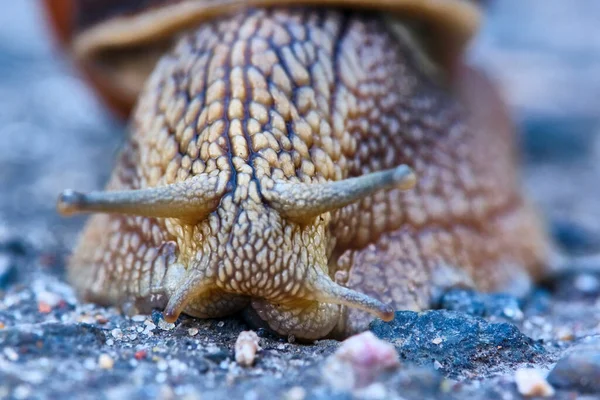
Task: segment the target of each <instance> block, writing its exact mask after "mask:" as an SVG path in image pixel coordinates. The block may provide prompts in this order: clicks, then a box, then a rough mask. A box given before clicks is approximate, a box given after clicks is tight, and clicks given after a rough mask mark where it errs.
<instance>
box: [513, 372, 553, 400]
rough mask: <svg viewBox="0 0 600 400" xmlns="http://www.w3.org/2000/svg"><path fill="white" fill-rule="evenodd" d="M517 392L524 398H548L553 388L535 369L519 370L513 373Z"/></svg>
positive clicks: (551, 394)
mask: <svg viewBox="0 0 600 400" xmlns="http://www.w3.org/2000/svg"><path fill="white" fill-rule="evenodd" d="M515 383H516V384H517V390H518V391H519V393H520V394H522V395H523V396H525V397H550V396H553V395H554V388H553V387H552V386H551V385H550V384H549V383H548V381H546V378H544V376H543V375H542V374H541V372H540V371H539V370H537V369H533V368H521V369H519V370H517V372H516V373H515Z"/></svg>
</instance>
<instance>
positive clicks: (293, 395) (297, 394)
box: [284, 386, 306, 400]
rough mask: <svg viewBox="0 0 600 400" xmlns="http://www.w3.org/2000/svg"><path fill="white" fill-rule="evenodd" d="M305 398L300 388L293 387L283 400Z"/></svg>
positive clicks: (304, 391)
mask: <svg viewBox="0 0 600 400" xmlns="http://www.w3.org/2000/svg"><path fill="white" fill-rule="evenodd" d="M304 398H306V390H304V388H302V387H300V386H294V387H293V388H291V389H290V390H288V391H287V393H286V394H285V396H284V399H285V400H304Z"/></svg>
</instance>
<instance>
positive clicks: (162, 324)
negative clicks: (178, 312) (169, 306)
mask: <svg viewBox="0 0 600 400" xmlns="http://www.w3.org/2000/svg"><path fill="white" fill-rule="evenodd" d="M158 327H159V328H160V329H162V330H163V331H171V330H173V329H175V324H173V323H171V322H167V321H165V320H164V319H162V318H161V319H160V320H159V321H158Z"/></svg>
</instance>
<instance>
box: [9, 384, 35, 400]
mask: <svg viewBox="0 0 600 400" xmlns="http://www.w3.org/2000/svg"><path fill="white" fill-rule="evenodd" d="M31 394H32V393H31V388H30V387H29V386H26V385H19V386H17V387H16V388H15V391H14V392H13V396H14V397H15V399H18V400H21V399H28V398H30V396H31Z"/></svg>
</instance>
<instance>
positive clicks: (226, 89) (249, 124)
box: [58, 0, 546, 339]
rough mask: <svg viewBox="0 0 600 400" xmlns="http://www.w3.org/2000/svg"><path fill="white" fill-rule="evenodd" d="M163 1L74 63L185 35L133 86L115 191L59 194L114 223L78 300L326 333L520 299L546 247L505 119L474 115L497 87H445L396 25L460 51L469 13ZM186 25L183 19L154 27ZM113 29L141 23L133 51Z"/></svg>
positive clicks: (302, 333)
mask: <svg viewBox="0 0 600 400" xmlns="http://www.w3.org/2000/svg"><path fill="white" fill-rule="evenodd" d="M84 3H85V2H84ZM109 3H110V2H109ZM133 3H135V2H133ZM156 3H157V4H162V7H158V6H156V7H154V8H151V9H150V11H146V12H145V14H144V13H141V11H135V12H132V11H131V10H130V11H129V13H128V14H126V15H125V16H123V15H122V14H119V17H115V18H116V19H112V20H109V21H108V22H106V24H109V23H111V24H113V25H109V26H110V27H111V29H106V26H103V25H102V24H98V23H94V24H92V27H91V28H89V29H87V30H85V31H84V32H85V34H84V35H83V36H81V37H80V38H79V41H75V45H74V46H73V48H74V49H75V50H74V52H75V53H76V55H77V54H78V55H79V56H78V57H79V59H80V60H84V61H85V60H87V59H91V58H92V57H91V55H92V54H94V55H96V56H97V55H98V54H104V55H106V54H109V53H110V54H111V55H112V56H114V57H113V59H116V58H118V59H119V60H122V59H121V58H120V57H121V56H120V55H119V56H115V52H116V51H122V49H121V47H122V46H129V45H130V44H131V43H135V44H136V45H138V44H139V43H144V46H146V45H147V43H148V41H149V39H151V38H153V37H160V42H161V43H164V41H165V40H167V39H166V38H168V40H169V41H172V42H173V45H172V46H173V47H172V49H171V50H168V51H166V52H165V53H164V54H162V55H161V56H160V57H159V59H158V61H157V62H156V64H155V66H154V67H153V71H152V72H151V73H150V75H149V77H148V78H147V79H146V78H144V81H145V83H144V84H143V85H142V86H141V87H140V88H137V87H134V88H133V89H131V88H130V90H129V92H130V93H135V96H136V97H137V103H136V105H135V108H134V111H133V115H132V123H131V134H130V136H129V137H128V140H127V143H126V144H125V147H124V148H123V150H122V151H121V154H120V156H119V158H118V160H117V164H116V166H115V169H114V171H113V174H112V176H111V179H110V181H109V183H108V185H107V187H106V191H104V192H93V193H90V194H81V193H77V192H72V191H67V192H65V193H63V195H62V196H61V198H60V199H59V205H58V207H59V210H60V211H61V212H63V213H65V214H70V213H75V212H99V213H101V214H96V215H93V216H92V217H91V218H90V220H89V221H88V222H87V225H86V227H85V229H84V232H83V234H82V236H81V238H80V241H79V243H78V245H77V247H76V249H75V251H74V253H73V256H72V258H71V260H70V262H69V267H68V272H69V280H70V281H71V282H72V283H73V285H74V286H75V287H76V288H77V290H78V291H79V293H80V294H81V295H82V297H83V298H85V299H87V300H90V301H95V302H99V303H102V304H115V305H121V306H123V305H125V304H127V305H129V306H134V307H135V309H136V310H138V311H141V312H148V311H149V310H150V309H152V308H154V307H158V308H161V309H164V315H165V319H166V320H168V321H174V320H176V319H177V317H178V316H179V315H180V314H181V313H185V314H188V315H191V316H194V317H199V318H215V317H222V316H226V315H231V314H235V313H239V312H242V313H244V315H245V316H246V318H247V319H248V320H249V321H250V322H251V323H256V324H265V325H267V326H268V327H270V328H271V329H272V330H274V331H276V332H277V333H279V334H282V335H290V334H293V335H295V336H296V337H297V338H302V339H316V338H321V337H326V336H334V337H343V336H346V335H348V334H351V333H353V332H356V331H359V330H363V329H365V327H366V325H367V323H368V322H369V321H370V319H372V318H373V315H374V316H378V317H380V318H382V319H385V320H389V319H391V318H393V311H394V310H395V309H411V310H421V309H425V308H428V307H430V306H431V304H432V302H433V301H434V300H435V297H436V295H438V294H439V292H440V291H441V290H443V289H444V288H447V287H451V286H454V285H465V286H472V287H476V288H478V289H481V290H510V289H515V288H516V287H521V288H522V287H523V282H527V281H528V280H529V279H530V278H531V277H533V278H535V277H536V276H538V275H539V274H540V273H541V268H542V266H543V264H544V259H545V254H546V238H545V235H544V233H543V229H542V228H541V226H540V224H539V222H538V220H537V218H536V215H535V213H534V212H533V210H532V208H531V207H530V206H529V205H528V204H527V202H526V200H525V199H524V198H523V196H522V194H521V193H520V191H519V187H518V179H517V178H518V176H517V170H516V166H515V162H514V157H513V143H512V137H511V134H512V132H511V130H510V126H509V125H506V124H503V122H501V123H492V122H493V121H491V120H490V119H489V118H488V117H487V116H485V117H484V116H483V115H480V114H482V113H481V112H480V113H473V114H472V115H471V114H470V113H469V112H468V109H469V107H470V106H471V105H472V103H473V102H476V101H477V100H474V98H475V97H476V98H477V99H481V96H480V95H478V94H477V95H474V94H473V93H474V92H477V90H479V89H481V88H482V87H485V84H480V85H477V88H476V89H477V90H474V89H473V88H471V89H465V90H462V91H461V93H459V94H456V93H455V91H453V90H452V89H451V88H449V85H447V84H446V82H445V81H444V79H443V78H440V76H443V71H444V69H445V68H447V66H448V65H449V61H448V60H450V59H451V55H449V54H448V53H447V52H446V50H447V49H446V50H444V51H441V50H440V51H437V50H436V49H440V48H443V46H439V47H435V46H424V45H423V44H422V42H421V41H420V32H421V31H420V28H415V27H413V26H412V24H411V23H408V22H402V21H404V20H402V19H401V18H403V17H404V16H406V17H407V18H409V20H410V19H411V18H416V17H415V16H419V20H422V21H429V20H431V21H433V24H434V25H435V26H438V27H439V26H443V28H444V29H442V30H440V32H445V33H444V34H445V35H449V34H448V32H453V35H450V36H447V37H449V38H452V40H451V42H452V45H451V46H450V45H449V47H454V48H455V50H453V51H454V52H456V53H458V52H459V50H458V49H459V48H460V47H461V46H463V45H464V43H465V41H466V39H467V36H468V34H467V33H465V30H468V29H474V27H475V26H476V23H472V26H471V28H468V29H466V28H465V21H470V19H469V18H470V16H472V15H476V14H475V13H474V12H473V11H472V8H471V7H472V6H470V5H469V4H467V3H466V2H463V1H458V0H456V1H455V0H448V1H447V2H427V1H417V0H414V1H413V0H411V1H408V0H405V1H390V2H382V4H383V5H384V6H380V5H378V6H371V8H376V7H384V8H383V9H378V10H377V9H374V10H371V11H369V12H363V11H357V10H354V9H350V8H354V6H355V4H354V3H356V4H357V5H358V4H359V2H358V1H356V2H352V3H353V4H350V5H348V4H347V3H344V4H345V8H344V9H338V8H336V7H338V6H340V3H336V2H334V1H324V2H322V3H324V4H323V5H324V6H326V7H316V8H304V7H291V6H294V5H301V6H306V5H308V6H310V5H311V4H310V3H311V2H302V1H296V2H294V1H286V2H284V3H285V4H283V5H278V6H277V7H273V8H262V7H263V6H270V5H274V3H272V2H266V1H256V2H253V1H250V3H251V4H250V5H251V6H256V7H257V8H246V7H244V8H241V7H240V6H239V4H238V3H239V2H236V1H222V2H217V1H205V2H202V1H194V0H189V1H182V2H169V1H162V2H161V1H157V2H156ZM254 3H256V4H254ZM432 4H442V5H441V6H439V7H440V8H439V9H433V10H432V9H428V8H427V7H430V8H431V7H433V8H435V7H434V6H432ZM448 5H452V6H455V7H456V8H447V7H448ZM426 6H427V7H426ZM182 7H183V8H182ZM185 7H187V8H185ZM197 7H205V8H204V9H202V10H200V11H197V13H198V15H196V16H193V18H192V16H191V15H192V14H193V12H196V11H194V10H197ZM210 7H213V8H210ZM363 7H364V8H368V7H367V6H363ZM385 7H387V9H385ZM450 9H451V10H454V11H451V12H449V11H448V10H450ZM210 10H213V11H214V12H213V11H210ZM390 10H393V11H394V12H393V15H391V16H390V15H388V14H383V13H381V12H380V11H390ZM457 10H458V11H457ZM184 11H185V12H184ZM216 11H219V12H218V13H217V12H216ZM136 13H137V14H136ZM161 13H162V14H161ZM173 13H174V14H176V15H178V16H179V17H181V15H183V16H185V17H186V18H187V19H186V20H185V23H184V22H182V21H178V22H177V23H175V22H172V21H171V22H169V23H166V22H164V20H161V21H163V24H162V25H160V26H159V24H158V22H155V20H154V19H152V18H163V19H164V18H167V17H169V16H170V17H172V14H173ZM107 15H112V14H107ZM142 17H143V18H146V19H148V21H150V22H153V21H154V22H155V23H148V21H146V20H144V19H143V18H142ZM434 17H435V18H434ZM132 18H142V19H140V20H137V21H138V22H137V25H136V24H134V23H133V22H132V21H133V20H132ZM436 18H437V19H436ZM444 18H445V19H446V20H444ZM440 19H441V20H443V21H444V23H442V22H440ZM115 21H117V22H115ZM119 21H120V23H121V24H125V23H129V24H130V25H131V26H132V27H135V28H138V31H136V32H133V30H134V29H133V28H132V29H131V30H132V31H130V32H129V33H130V36H128V38H129V39H128V40H129V42H127V40H126V39H127V38H125V39H124V36H123V34H121V35H115V36H114V37H109V38H107V36H106V33H104V34H103V32H105V31H110V32H115V29H116V28H115V27H118V26H121V27H124V26H125V25H119V24H118V22H119ZM144 21H145V22H146V23H148V24H147V25H144ZM140 24H141V25H140ZM180 25H181V26H184V27H185V29H182V31H177V34H175V33H174V32H175V29H174V27H176V26H180ZM147 26H151V27H156V26H159V27H160V28H161V29H162V31H161V32H159V33H157V32H151V33H147V32H146V33H144V29H145V28H144V27H147ZM456 27H461V28H460V29H459V28H456ZM103 29H104V30H103ZM153 29H154V28H153ZM159 30H160V29H159ZM430 31H431V32H433V31H432V30H430ZM86 35H87V36H86ZM174 37H175V39H173V38H174ZM115 38H116V39H115ZM117 39H118V41H120V42H119V43H117V44H115V40H117ZM157 41H158V39H157ZM121 42H127V43H125V44H123V43H121ZM115 49H117V50H115ZM148 62H149V61H148V59H146V61H144V62H142V63H139V62H138V63H133V64H132V63H125V64H127V66H128V67H131V66H132V65H135V66H136V67H139V66H140V65H142V64H143V66H144V68H143V70H148V68H147V65H146V64H145V63H148ZM118 64H119V65H124V63H121V62H119V63H118ZM138 91H139V93H138ZM489 97H490V99H491V100H490V101H489V102H488V103H489V104H492V103H494V102H495V98H494V96H493V95H490V96H489ZM496 106H497V105H496V104H495V103H494V106H493V107H494V109H496V108H497V107H496ZM489 107H492V106H489ZM484 108H485V107H484ZM486 124H487V125H486Z"/></svg>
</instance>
